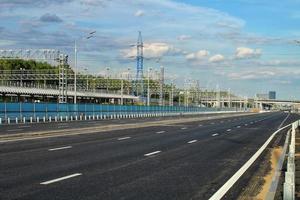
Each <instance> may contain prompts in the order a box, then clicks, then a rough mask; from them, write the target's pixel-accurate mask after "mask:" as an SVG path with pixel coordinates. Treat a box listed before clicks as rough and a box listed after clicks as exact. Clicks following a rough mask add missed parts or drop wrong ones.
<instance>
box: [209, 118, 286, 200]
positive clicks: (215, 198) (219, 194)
mask: <svg viewBox="0 0 300 200" xmlns="http://www.w3.org/2000/svg"><path fill="white" fill-rule="evenodd" d="M289 126H291V124H289V125H287V126H285V127H282V128H280V129H278V130H277V131H275V132H274V133H273V134H272V135H271V136H270V137H269V139H268V140H267V141H266V142H265V143H264V144H263V145H262V146H261V147H260V149H259V150H258V151H257V152H256V153H255V154H254V155H253V156H252V157H251V158H250V159H249V160H248V161H247V162H246V163H245V164H244V165H243V166H242V167H241V168H240V169H239V170H238V171H237V172H236V173H235V174H234V175H233V176H232V177H231V178H230V179H228V181H227V182H226V183H225V184H224V185H223V186H222V187H221V188H220V189H219V190H218V191H217V192H216V193H215V194H214V195H212V196H211V197H210V198H209V200H220V199H222V197H223V196H224V195H225V194H226V193H227V192H228V190H229V189H230V188H231V187H232V186H233V185H234V184H235V183H236V182H237V181H238V180H239V179H240V177H241V176H242V175H243V174H244V173H245V172H246V171H247V170H248V169H249V167H250V166H251V165H252V164H253V163H254V162H255V160H256V159H257V158H258V157H259V156H260V155H261V154H262V152H263V151H264V150H265V149H266V147H267V146H268V145H269V143H270V142H271V141H272V139H273V138H274V137H275V135H276V134H277V133H278V132H280V131H281V130H283V129H285V128H287V127H289Z"/></svg>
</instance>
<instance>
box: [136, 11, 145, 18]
mask: <svg viewBox="0 0 300 200" xmlns="http://www.w3.org/2000/svg"><path fill="white" fill-rule="evenodd" d="M144 15H145V12H144V11H143V10H138V11H136V12H135V13H134V16H136V17H142V16H144Z"/></svg>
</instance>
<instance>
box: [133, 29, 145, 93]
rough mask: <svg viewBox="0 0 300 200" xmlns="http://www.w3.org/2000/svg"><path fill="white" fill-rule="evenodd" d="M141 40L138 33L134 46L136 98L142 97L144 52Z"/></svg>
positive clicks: (140, 35) (140, 34)
mask: <svg viewBox="0 0 300 200" xmlns="http://www.w3.org/2000/svg"><path fill="white" fill-rule="evenodd" d="M143 48H144V45H143V38H142V33H141V31H139V36H138V40H137V45H136V50H137V51H136V81H135V84H136V85H135V93H136V95H137V96H139V95H141V96H142V97H143V96H144V76H143V70H144V55H143V54H144V52H143Z"/></svg>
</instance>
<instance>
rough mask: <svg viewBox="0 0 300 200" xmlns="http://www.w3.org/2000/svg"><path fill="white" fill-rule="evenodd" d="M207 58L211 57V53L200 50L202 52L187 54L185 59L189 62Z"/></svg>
mask: <svg viewBox="0 0 300 200" xmlns="http://www.w3.org/2000/svg"><path fill="white" fill-rule="evenodd" d="M207 56H209V51H207V50H200V51H197V52H195V53H190V54H187V55H186V56H185V58H186V59H187V60H202V59H204V58H206V57H207Z"/></svg>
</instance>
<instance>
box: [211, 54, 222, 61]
mask: <svg viewBox="0 0 300 200" xmlns="http://www.w3.org/2000/svg"><path fill="white" fill-rule="evenodd" d="M224 60H225V57H224V56H223V55H221V54H216V55H214V56H212V57H210V58H209V62H213V63H218V62H222V61H224Z"/></svg>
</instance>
